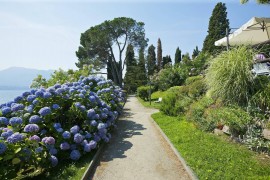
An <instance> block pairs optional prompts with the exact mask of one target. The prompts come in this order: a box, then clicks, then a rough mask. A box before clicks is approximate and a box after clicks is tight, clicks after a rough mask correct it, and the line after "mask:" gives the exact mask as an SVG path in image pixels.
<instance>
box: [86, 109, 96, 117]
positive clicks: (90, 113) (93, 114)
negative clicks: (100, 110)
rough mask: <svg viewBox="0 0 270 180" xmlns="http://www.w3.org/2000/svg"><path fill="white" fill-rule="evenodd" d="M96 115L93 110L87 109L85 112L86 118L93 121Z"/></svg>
mask: <svg viewBox="0 0 270 180" xmlns="http://www.w3.org/2000/svg"><path fill="white" fill-rule="evenodd" d="M95 115H96V112H95V110H94V109H89V110H88V111H87V117H88V118H90V119H93V117H94V116H95Z"/></svg>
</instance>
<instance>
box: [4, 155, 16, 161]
mask: <svg viewBox="0 0 270 180" xmlns="http://www.w3.org/2000/svg"><path fill="white" fill-rule="evenodd" d="M13 157H14V155H13V154H9V155H6V156H5V157H4V160H5V161H7V160H10V159H12V158H13Z"/></svg>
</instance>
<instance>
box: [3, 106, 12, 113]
mask: <svg viewBox="0 0 270 180" xmlns="http://www.w3.org/2000/svg"><path fill="white" fill-rule="evenodd" d="M1 111H2V114H3V115H6V114H8V113H10V112H11V108H10V107H6V106H4V107H2V108H1Z"/></svg>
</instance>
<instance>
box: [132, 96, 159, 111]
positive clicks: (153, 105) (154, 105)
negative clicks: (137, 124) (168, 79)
mask: <svg viewBox="0 0 270 180" xmlns="http://www.w3.org/2000/svg"><path fill="white" fill-rule="evenodd" d="M137 99H138V100H139V102H140V103H141V104H142V105H143V106H144V107H148V108H156V109H159V108H160V105H161V103H155V102H154V101H155V100H153V99H152V101H151V105H150V102H149V101H144V100H142V99H141V98H140V97H137Z"/></svg>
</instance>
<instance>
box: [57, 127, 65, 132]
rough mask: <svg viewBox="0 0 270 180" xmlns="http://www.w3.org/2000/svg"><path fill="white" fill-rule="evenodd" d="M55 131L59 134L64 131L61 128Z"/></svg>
mask: <svg viewBox="0 0 270 180" xmlns="http://www.w3.org/2000/svg"><path fill="white" fill-rule="evenodd" d="M56 131H57V132H59V133H61V132H63V131H64V129H63V128H58V129H56Z"/></svg>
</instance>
